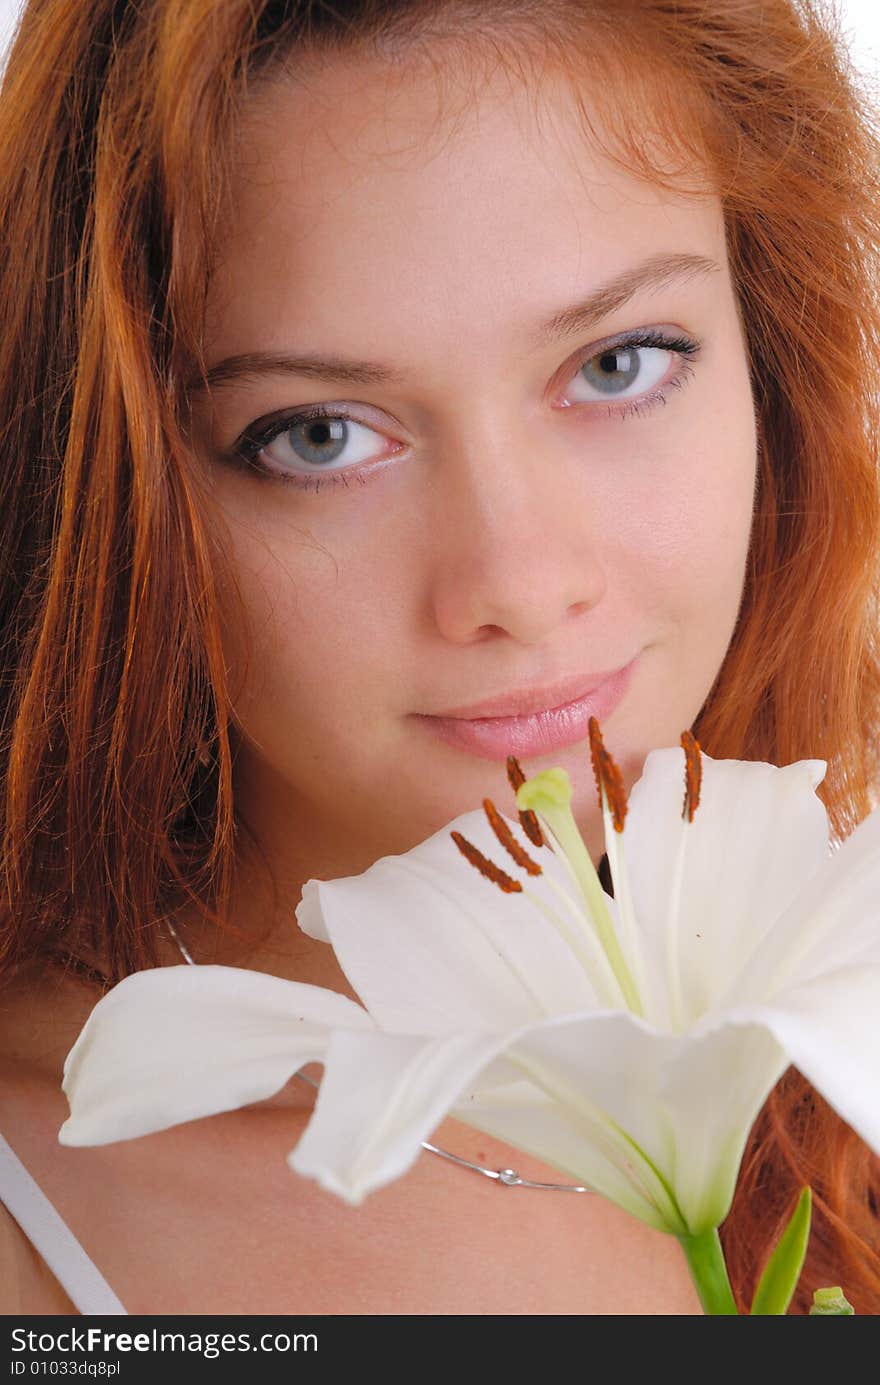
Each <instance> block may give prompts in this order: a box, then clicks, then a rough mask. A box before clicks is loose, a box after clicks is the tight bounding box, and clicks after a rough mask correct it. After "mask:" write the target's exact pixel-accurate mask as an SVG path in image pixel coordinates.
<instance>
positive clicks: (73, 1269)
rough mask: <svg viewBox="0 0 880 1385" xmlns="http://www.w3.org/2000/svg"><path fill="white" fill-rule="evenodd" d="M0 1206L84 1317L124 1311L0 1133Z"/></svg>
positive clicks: (93, 1264)
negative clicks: (5, 1210) (11, 1218)
mask: <svg viewBox="0 0 880 1385" xmlns="http://www.w3.org/2000/svg"><path fill="white" fill-rule="evenodd" d="M0 1202H3V1203H5V1204H6V1206H7V1208H8V1209H9V1211H10V1212H11V1213H12V1216H13V1217H14V1218H15V1220H16V1221H17V1222H18V1224H19V1226H20V1227H21V1229H22V1231H23V1232H24V1234H25V1235H26V1236H27V1238H28V1240H29V1241H30V1242H31V1245H32V1246H33V1247H34V1249H35V1250H36V1251H37V1253H38V1254H39V1255H41V1256H42V1258H43V1260H45V1262H46V1264H47V1265H48V1266H49V1269H50V1270H51V1271H52V1273H53V1274H54V1275H55V1278H56V1279H57V1280H58V1282H59V1284H60V1285H61V1287H62V1288H63V1289H64V1291H65V1293H66V1294H67V1295H68V1297H69V1298H70V1299H71V1300H72V1301H73V1303H74V1304H75V1305H76V1307H77V1308H78V1309H79V1311H80V1312H81V1313H82V1314H84V1315H85V1316H89V1317H95V1316H97V1317H100V1316H103V1315H105V1314H108V1315H109V1314H116V1315H118V1314H120V1313H125V1314H126V1316H127V1309H125V1308H123V1306H122V1304H121V1303H120V1301H119V1299H118V1298H117V1297H116V1295H115V1294H114V1292H113V1290H112V1289H111V1288H110V1285H109V1284H108V1283H107V1281H106V1279H105V1278H104V1276H103V1275H102V1274H101V1272H100V1271H99V1269H98V1267H97V1265H96V1264H95V1262H94V1261H93V1260H91V1259H90V1258H89V1256H88V1255H87V1254H86V1252H85V1251H84V1250H83V1248H82V1246H81V1245H80V1243H79V1241H78V1240H77V1239H76V1237H75V1236H74V1234H73V1232H72V1231H71V1229H70V1227H69V1226H68V1225H67V1223H66V1222H65V1221H63V1220H62V1218H61V1217H60V1215H59V1214H58V1212H57V1211H56V1210H55V1208H54V1207H53V1206H52V1203H51V1202H50V1201H49V1199H48V1198H47V1197H46V1194H45V1193H44V1192H43V1190H42V1188H41V1187H40V1185H39V1184H38V1183H37V1182H36V1181H35V1179H33V1178H32V1177H31V1175H30V1174H29V1173H28V1171H27V1169H26V1168H25V1166H24V1164H23V1163H22V1162H21V1160H20V1159H19V1157H18V1155H17V1154H16V1153H15V1151H14V1150H13V1149H11V1148H10V1146H9V1145H8V1144H7V1142H6V1141H5V1140H4V1138H3V1136H2V1135H0Z"/></svg>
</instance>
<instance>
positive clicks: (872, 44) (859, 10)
mask: <svg viewBox="0 0 880 1385" xmlns="http://www.w3.org/2000/svg"><path fill="white" fill-rule="evenodd" d="M69 3H70V4H71V5H76V4H78V3H80V0H69ZM723 3H724V0H719V4H723ZM837 8H838V10H839V11H840V13H841V14H842V15H843V21H844V30H845V32H846V34H847V39H848V42H849V43H850V45H851V48H852V52H853V56H854V58H855V60H856V62H857V63H858V64H859V66H861V67H864V68H866V69H867V70H868V71H870V72H872V73H877V71H878V69H880V3H878V0H837ZM21 9H22V2H21V0H0V62H2V54H3V53H5V50H6V46H7V44H8V42H9V39H10V38H11V36H12V31H13V29H14V28H15V24H16V20H17V18H18V15H19V13H20V11H21Z"/></svg>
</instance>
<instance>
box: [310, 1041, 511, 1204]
mask: <svg viewBox="0 0 880 1385" xmlns="http://www.w3.org/2000/svg"><path fill="white" fill-rule="evenodd" d="M505 1043H506V1039H505V1037H504V1036H499V1035H497V1034H473V1033H471V1034H455V1035H450V1036H448V1037H445V1038H432V1039H427V1040H426V1039H423V1038H421V1037H415V1036H413V1035H409V1034H377V1033H373V1034H365V1033H360V1034H355V1033H348V1032H342V1031H339V1032H337V1033H335V1034H333V1035H332V1037H331V1039H330V1042H329V1044H328V1047H327V1053H326V1058H325V1068H324V1075H323V1078H322V1079H321V1086H320V1090H319V1092H318V1099H317V1101H316V1103H315V1110H314V1114H313V1115H312V1119H311V1120H310V1121H309V1124H308V1126H307V1127H306V1130H305V1131H304V1133H303V1135H302V1136H301V1138H300V1141H299V1143H298V1145H297V1146H296V1148H295V1149H294V1150H293V1151H292V1152H291V1154H290V1155H289V1156H288V1163H289V1164H290V1167H291V1168H292V1169H293V1170H294V1171H295V1172H296V1173H299V1174H302V1175H304V1176H305V1177H307V1178H316V1179H317V1180H318V1182H319V1183H320V1184H321V1186H322V1187H324V1188H327V1189H328V1190H329V1191H330V1192H332V1193H336V1194H337V1195H338V1196H340V1197H343V1198H345V1199H346V1200H347V1201H348V1202H351V1203H354V1204H357V1203H360V1202H362V1201H363V1199H364V1197H365V1196H366V1195H367V1193H370V1192H373V1191H374V1190H375V1189H376V1188H381V1187H382V1186H383V1185H384V1184H386V1183H390V1182H391V1181H392V1180H393V1179H395V1178H399V1177H400V1175H401V1174H403V1173H406V1172H407V1170H408V1169H410V1168H411V1167H412V1165H413V1164H414V1163H415V1161H416V1159H417V1158H418V1156H419V1153H420V1150H421V1142H422V1140H424V1139H426V1138H427V1137H428V1135H430V1134H431V1132H432V1131H433V1130H434V1129H435V1128H436V1127H437V1126H438V1125H439V1123H440V1121H441V1120H442V1119H443V1117H444V1116H445V1115H446V1114H447V1112H448V1111H449V1109H450V1107H451V1106H453V1105H454V1103H455V1102H456V1100H458V1098H459V1097H460V1095H461V1093H462V1091H463V1089H464V1088H465V1087H467V1086H468V1085H469V1084H470V1083H471V1082H473V1081H475V1080H478V1079H479V1076H480V1074H481V1073H482V1071H483V1069H484V1068H486V1066H487V1065H489V1064H491V1063H492V1060H493V1059H494V1058H495V1056H496V1055H497V1054H498V1053H500V1052H501V1051H502V1050H503V1048H504V1046H505Z"/></svg>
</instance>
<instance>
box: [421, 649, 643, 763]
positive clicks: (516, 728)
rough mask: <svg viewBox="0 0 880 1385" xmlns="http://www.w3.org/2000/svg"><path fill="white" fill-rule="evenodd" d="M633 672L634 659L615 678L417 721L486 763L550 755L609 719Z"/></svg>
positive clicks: (575, 682)
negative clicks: (593, 720)
mask: <svg viewBox="0 0 880 1385" xmlns="http://www.w3.org/2000/svg"><path fill="white" fill-rule="evenodd" d="M635 666H636V659H632V660H631V661H630V662H629V663H628V664H626V665H625V666H624V667H623V668H620V669H616V670H614V671H613V672H611V673H595V674H589V673H587V674H582V675H581V676H580V677H577V676H576V677H574V678H569V679H567V680H565V681H564V682H561V683H556V684H554V685H553V686H552V687H547V688H535V689H531V690H526V691H523V692H512V693H510V694H508V695H506V696H505V697H503V698H495V699H493V700H491V701H487V702H482V703H477V704H475V705H473V706H470V707H464V708H456V709H455V710H454V711H449V712H444V713H443V714H442V715H440V716H419V720H420V721H423V722H424V723H425V725H426V726H427V728H428V729H429V730H430V731H433V733H434V735H436V736H438V737H439V738H440V740H442V741H446V743H447V744H448V745H453V746H456V747H457V748H458V749H459V750H467V751H469V752H470V753H471V754H472V755H479V756H481V757H482V758H483V759H486V760H504V759H506V758H507V756H508V755H516V756H517V757H518V758H522V759H526V758H528V757H530V756H531V757H535V756H540V755H549V754H550V753H551V752H552V751H554V750H561V749H563V748H564V747H565V746H569V745H577V744H578V742H579V741H584V740H586V739H587V736H588V734H589V729H588V728H589V721H590V717H595V718H596V720H597V721H598V722H599V723H600V724H601V723H602V722H604V721H606V720H607V718H608V717H610V715H611V713H612V712H613V711H614V709H615V707H616V706H617V705H618V703H619V702H620V701H621V700H622V698H623V697H624V695H625V693H626V691H627V688H628V687H629V684H630V680H631V678H632V675H633V672H634V670H635Z"/></svg>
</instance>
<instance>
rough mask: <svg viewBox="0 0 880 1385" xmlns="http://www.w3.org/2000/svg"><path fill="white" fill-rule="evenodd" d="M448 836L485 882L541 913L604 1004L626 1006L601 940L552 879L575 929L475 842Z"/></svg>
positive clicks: (457, 834) (503, 827) (503, 828)
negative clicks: (585, 925)
mask: <svg viewBox="0 0 880 1385" xmlns="http://www.w3.org/2000/svg"><path fill="white" fill-rule="evenodd" d="M486 804H488V805H489V809H491V811H492V813H495V815H496V817H497V818H498V822H499V823H500V824H501V831H502V832H504V831H507V832H509V828H507V825H506V823H505V822H504V820H503V818H501V816H500V814H498V813H497V810H496V809H495V808H494V806H493V805H492V803H491V802H490V801H489V800H488V799H486V800H485V802H484V805H483V806H484V808H485V807H486ZM486 816H487V817H488V818H489V822H490V824H491V825H492V828H493V830H494V831H495V834H496V836H498V838H499V841H501V840H502V836H501V834H500V833H499V832H498V830H497V829H496V825H495V823H494V822H493V821H492V817H491V815H490V813H489V810H488V809H487V810H486ZM449 835H450V836H451V837H452V840H453V841H454V842H455V845H456V846H457V847H458V849H459V851H460V852H461V854H462V856H464V858H465V860H466V861H468V862H469V863H470V864H471V865H472V866H474V868H475V869H476V870H478V871H479V872H480V875H482V876H484V877H485V879H486V880H490V881H491V882H492V884H493V885H497V886H498V888H499V889H500V890H502V891H503V892H504V894H524V895H525V896H526V898H527V899H528V900H530V902H531V903H532V904H534V905H535V907H536V908H537V909H539V910H540V911H541V913H542V914H543V915H544V917H545V918H546V919H547V920H548V922H549V923H551V924H552V925H553V927H554V928H555V929H556V931H557V933H559V935H560V937H561V938H563V939H564V941H565V942H566V943H567V945H568V946H569V947H570V948H571V950H572V952H573V953H574V955H575V957H576V958H577V960H578V961H579V962H580V964H581V966H582V967H583V968H584V971H585V972H586V974H587V976H588V977H589V979H590V982H591V984H592V986H593V988H594V990H595V992H596V995H597V996H599V997H601V998H603V999H604V1001H605V1003H606V1004H609V1005H619V1004H621V1003H624V1004H625V996H624V995H623V994H622V992H621V990H620V987H619V985H618V983H617V979H616V977H615V975H614V973H613V971H612V970H611V968H610V966H609V965H608V959H607V957H606V956H605V954H604V952H603V951H602V949H601V947H600V946H599V943H598V940H597V939H596V938H595V937H594V936H593V935H592V934H591V933H589V932H587V931H585V930H584V929H583V926H582V924H583V919H582V915H581V912H580V910H579V909H578V907H577V905H576V903H575V902H574V900H573V899H571V897H570V896H569V895H567V894H566V893H565V891H564V890H563V889H562V888H561V886H560V885H559V884H558V882H557V881H556V880H554V879H553V877H552V876H549V875H545V876H544V879H545V880H546V882H547V884H548V885H549V886H550V888H551V889H552V890H553V891H554V893H555V894H557V895H558V896H559V898H560V899H561V901H562V903H563V904H564V905H565V906H566V907H567V908H568V910H569V912H570V913H571V915H572V917H573V919H574V923H575V927H574V928H572V926H571V923H570V922H568V921H567V920H566V919H565V917H564V916H563V915H560V914H557V912H556V910H555V909H551V908H550V906H549V904H548V903H547V902H546V900H543V899H542V898H541V897H540V895H536V894H533V893H532V891H531V890H524V889H523V886H522V885H521V884H520V883H519V881H518V880H514V879H512V877H511V876H509V875H508V874H507V873H506V871H503V870H502V869H501V868H500V866H496V865H495V862H494V861H490V860H489V858H488V856H484V855H483V853H482V851H480V849H479V847H476V846H474V844H473V842H470V841H468V839H467V837H465V836H463V835H462V833H461V832H450V834H449ZM511 841H512V842H513V845H514V847H515V848H516V849H517V850H519V851H522V848H521V847H520V846H519V845H518V843H517V842H516V840H515V838H513V837H511ZM522 854H523V856H525V855H526V853H525V852H524V851H523V852H522ZM530 864H531V866H532V867H533V869H532V870H531V871H530V874H537V875H544V872H543V871H542V870H541V867H540V866H539V865H537V863H536V862H535V861H530ZM525 869H528V866H526V867H525ZM521 979H522V981H523V984H524V985H526V988H527V989H529V987H528V983H527V978H526V977H521Z"/></svg>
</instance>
